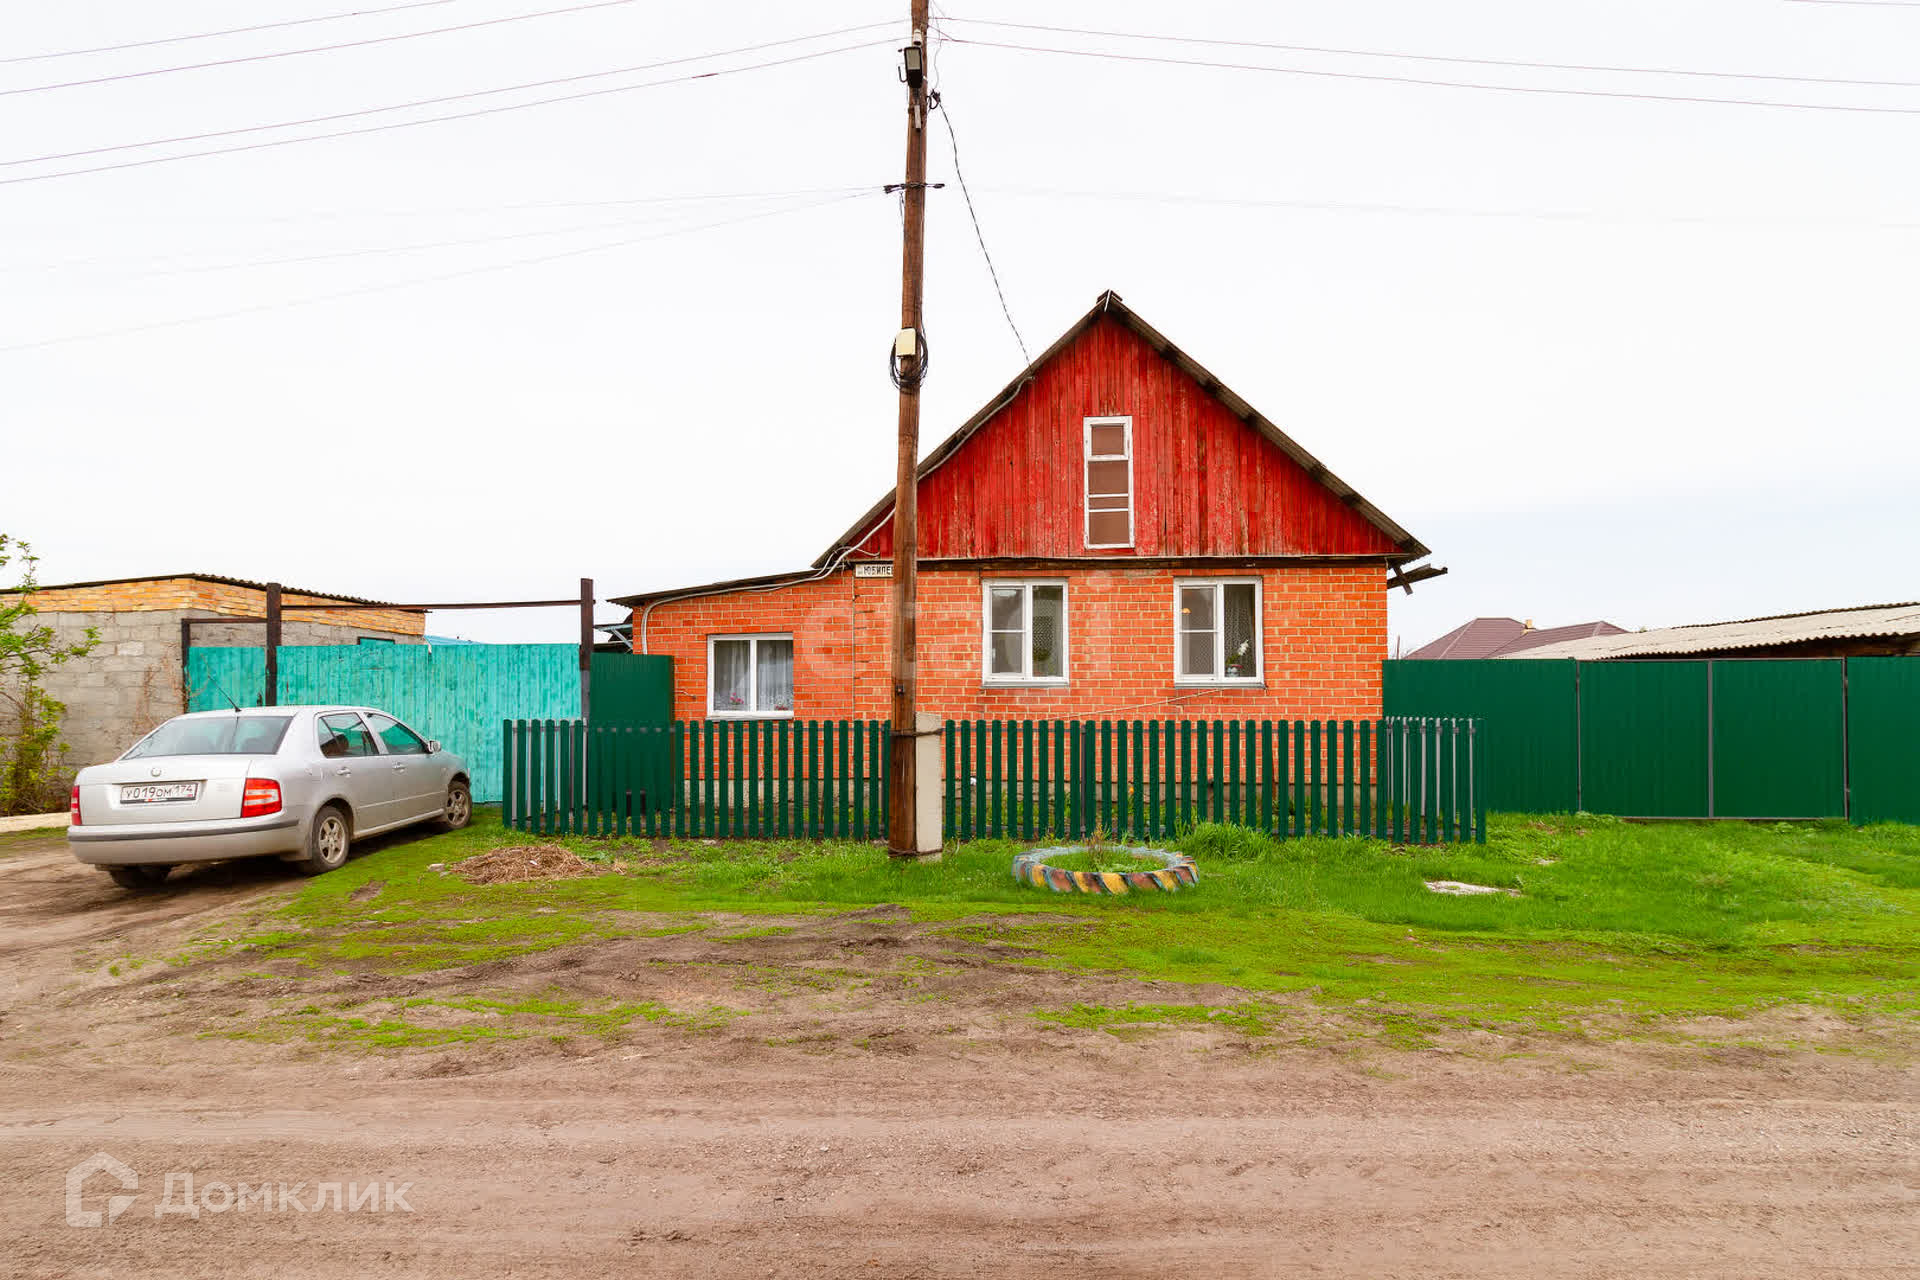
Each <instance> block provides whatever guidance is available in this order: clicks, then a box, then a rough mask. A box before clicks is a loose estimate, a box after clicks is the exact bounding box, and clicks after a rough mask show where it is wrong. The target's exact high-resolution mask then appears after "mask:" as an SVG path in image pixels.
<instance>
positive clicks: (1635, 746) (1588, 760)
mask: <svg viewBox="0 0 1920 1280" xmlns="http://www.w3.org/2000/svg"><path fill="white" fill-rule="evenodd" d="M1710 692H1711V690H1710V686H1709V682H1708V676H1707V664H1706V663H1704V662H1589V663H1583V664H1581V668H1580V709H1579V714H1580V761H1581V780H1580V789H1581V795H1582V799H1583V807H1584V808H1586V809H1588V810H1590V811H1592V812H1594V813H1613V814H1619V815H1620V816H1622V817H1634V818H1704V817H1707V816H1708V810H1707V805H1708V770H1709V767H1710V758H1709V751H1708V741H1707V734H1708V730H1709V723H1710V722H1709V715H1708V706H1707V699H1708V696H1709V694H1710ZM1511 750H1512V748H1511V747H1510V746H1509V747H1507V748H1505V749H1504V750H1502V755H1505V754H1508V753H1510V752H1511Z"/></svg>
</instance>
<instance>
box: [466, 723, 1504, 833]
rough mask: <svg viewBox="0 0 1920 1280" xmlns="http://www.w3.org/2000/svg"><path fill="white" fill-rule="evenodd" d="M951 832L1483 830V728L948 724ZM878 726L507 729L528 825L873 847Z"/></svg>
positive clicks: (513, 807)
mask: <svg viewBox="0 0 1920 1280" xmlns="http://www.w3.org/2000/svg"><path fill="white" fill-rule="evenodd" d="M943 737H944V744H943V745H944V747H945V751H944V757H945V767H944V772H943V775H942V778H941V779H940V782H941V785H942V787H943V788H944V801H945V810H946V822H945V835H946V836H947V837H948V838H951V839H960V840H972V839H988V838H1000V837H1008V838H1015V839H1023V840H1040V839H1075V840H1078V839H1086V838H1088V837H1090V836H1092V835H1094V834H1096V833H1100V834H1103V835H1107V836H1112V837H1115V838H1125V839H1141V840H1144V839H1164V838H1167V837H1170V836H1173V835H1175V834H1177V833H1178V832H1180V831H1182V830H1184V829H1186V828H1188V827H1190V826H1192V825H1193V824H1194V823H1198V822H1223V823H1232V824H1236V825H1240V826H1247V827H1253V828H1256V829H1258V830H1261V831H1265V832H1267V833H1268V834H1270V835H1274V836H1278V837H1288V836H1342V835H1358V836H1372V837H1377V838H1380V839H1391V840H1395V841H1400V842H1404V843H1420V844H1437V843H1446V842H1456V841H1484V840H1485V839H1486V803H1485V798H1484V789H1483V786H1482V780H1483V779H1484V777H1485V772H1486V765H1485V743H1486V734H1485V733H1484V732H1483V730H1482V727H1481V725H1480V724H1479V723H1478V722H1477V721H1473V720H1470V719H1454V718H1448V719H1399V720H1367V721H1352V720H1342V721H1333V720H1326V721H1270V720H1236V721H1144V722H1143V721H1138V720H1134V721H1110V720H1109V721H1070V720H1045V721H1032V720H991V721H989V720H969V721H948V722H947V723H946V725H945V727H944V729H943ZM890 749H891V735H890V733H889V731H888V725H887V724H886V722H883V721H846V720H840V721H799V720H775V721H713V720H706V721H688V722H684V723H677V724H673V725H671V726H667V727H664V728H613V727H608V726H602V725H587V724H583V723H582V722H580V721H579V720H559V719H552V720H510V721H507V722H505V723H504V725H503V726H502V742H501V759H502V761H503V765H502V772H503V776H504V778H505V785H504V789H503V791H504V800H503V805H504V808H503V813H504V815H505V820H506V822H507V823H508V825H509V826H512V827H514V828H516V829H518V830H522V831H538V832H554V833H565V834H582V835H615V836H618V835H672V836H706V837H719V836H740V837H750V838H778V837H788V836H802V837H819V838H838V839H879V838H880V837H882V836H883V835H884V834H885V832H886V821H887V795H886V772H887V760H888V752H889V751H890Z"/></svg>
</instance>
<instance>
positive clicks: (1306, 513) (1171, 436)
mask: <svg viewBox="0 0 1920 1280" xmlns="http://www.w3.org/2000/svg"><path fill="white" fill-rule="evenodd" d="M1103 301H1106V300H1105V299H1103ZM1116 308H1117V309H1118V311H1119V314H1115V313H1114V310H1115V309H1116ZM1155 339H1159V335H1158V334H1155V333H1154V332H1153V331H1152V330H1151V329H1147V328H1146V327H1145V326H1144V325H1143V324H1142V323H1140V322H1139V321H1138V320H1137V318H1136V317H1133V316H1132V314H1131V313H1130V312H1126V311H1125V309H1124V308H1120V307H1119V304H1118V300H1117V299H1113V300H1112V301H1111V302H1110V303H1109V305H1108V306H1107V307H1105V308H1103V307H1098V306H1097V307H1096V308H1095V310H1094V311H1093V312H1091V313H1089V316H1088V319H1087V320H1085V321H1083V322H1082V323H1081V324H1080V325H1078V326H1076V329H1075V330H1074V331H1069V333H1068V335H1067V336H1066V337H1065V338H1064V339H1062V341H1061V342H1060V343H1057V344H1056V345H1055V347H1054V348H1053V349H1052V350H1051V351H1049V352H1048V353H1047V354H1045V355H1043V356H1042V357H1041V359H1040V360H1039V361H1038V362H1037V363H1036V365H1035V366H1034V367H1033V369H1032V370H1031V373H1032V381H1031V382H1030V383H1029V384H1028V385H1026V386H1025V387H1023V388H1022V389H1021V390H1020V391H1019V392H1018V394H1017V395H1016V396H1015V397H1014V398H1013V400H1012V402H1011V403H1010V404H1008V405H1007V406H1006V407H1005V408H1003V409H1001V410H1000V411H999V412H997V413H991V414H986V415H984V416H983V417H982V418H979V419H976V420H975V422H973V423H970V424H968V427H966V428H962V430H961V432H960V433H957V434H956V436H955V437H954V439H952V440H950V441H948V442H947V443H946V444H945V445H942V446H941V449H940V450H938V451H936V452H935V453H934V454H933V455H932V456H931V457H929V458H928V459H927V460H926V462H924V463H923V464H922V465H921V476H920V492H919V513H920V554H921V558H923V559H935V560H938V559H990V558H1001V557H1006V558H1044V559H1065V558H1086V557H1101V558H1106V557H1111V558H1115V559H1127V558H1129V557H1148V556H1154V557H1189V556H1196V557H1197V556H1380V557H1382V558H1383V559H1390V560H1393V561H1403V560H1406V559H1409V558H1413V557H1416V556H1418V555H1422V554H1425V551H1426V549H1425V548H1424V547H1422V546H1420V544H1419V543H1418V542H1417V541H1415V540H1414V539H1413V538H1412V537H1411V535H1409V534H1407V533H1406V532H1405V531H1404V530H1402V529H1400V528H1399V527H1398V526H1397V525H1394V524H1393V523H1392V522H1391V521H1390V520H1387V519H1386V517H1385V516H1383V515H1381V514H1380V513H1379V512H1377V511H1375V510H1374V509H1373V508H1372V507H1371V506H1370V505H1369V504H1367V503H1366V502H1365V500H1364V499H1361V498H1360V497H1359V495H1358V494H1355V493H1353V491H1352V490H1351V489H1349V488H1347V487H1346V486H1345V485H1344V483H1342V482H1341V481H1339V480H1338V479H1337V478H1335V477H1334V476H1332V475H1331V474H1330V473H1328V472H1327V471H1326V469H1325V468H1323V467H1321V466H1320V465H1319V464H1318V463H1317V462H1315V461H1314V460H1313V459H1312V457H1311V456H1309V455H1306V454H1305V453H1304V451H1303V450H1301V449H1299V447H1298V446H1297V445H1294V444H1293V443H1292V441H1290V440H1287V439H1286V437H1284V436H1282V435H1281V434H1280V433H1279V432H1278V430H1277V429H1275V428H1273V427H1272V426H1271V425H1270V424H1267V423H1266V422H1265V420H1264V419H1261V418H1259V416H1258V415H1257V414H1254V413H1253V412H1252V410H1251V409H1249V408H1247V407H1246V406H1245V405H1244V404H1243V403H1241V402H1240V401H1239V400H1238V397H1235V396H1233V395H1232V393H1231V392H1228V391H1226V390H1225V389H1224V388H1222V387H1220V386H1219V384H1218V382H1217V381H1215V380H1213V379H1212V377H1211V375H1208V374H1207V373H1206V371H1205V370H1204V369H1200V368H1199V367H1198V366H1197V365H1195V364H1193V362H1192V361H1191V360H1188V359H1187V358H1185V357H1184V356H1182V355H1181V354H1180V353H1179V352H1178V351H1176V350H1173V349H1172V348H1171V347H1169V346H1167V345H1166V343H1165V340H1164V339H1159V340H1158V342H1157V343H1156V342H1155ZM1203 379H1204V381H1205V384H1206V385H1203V381H1202V380H1203ZM1209 387H1210V388H1211V389H1209ZM1004 399H1006V397H1005V396H1004V395H1003V396H1001V397H997V398H996V400H995V403H999V402H1000V401H1001V400H1004ZM1118 415H1128V416H1131V417H1132V419H1133V504H1134V539H1133V545H1132V546H1131V547H1123V548H1116V549H1104V550H1103V549H1095V548H1089V547H1088V546H1087V545H1086V538H1085V483H1086V469H1085V465H1084V462H1083V458H1084V454H1083V448H1084V437H1083V429H1084V427H1083V424H1084V420H1085V419H1087V418H1089V417H1105V416H1118ZM1243 415H1244V416H1243ZM892 515H893V512H892V502H891V500H890V498H889V499H888V500H883V502H882V503H881V505H880V506H879V507H876V508H875V510H874V511H873V512H871V513H869V515H868V517H867V518H865V519H863V520H862V521H861V523H860V524H859V525H857V526H856V527H855V528H854V529H853V530H850V531H849V533H848V537H847V538H846V539H843V541H842V542H841V543H839V544H836V549H837V548H838V547H839V546H843V545H844V544H845V542H846V541H850V540H853V539H856V538H857V539H859V542H858V546H857V548H856V550H855V551H854V553H853V554H854V556H855V557H856V558H865V557H869V556H877V557H888V556H891V555H892V553H893V530H892ZM832 554H834V553H833V552H829V555H832ZM824 559H825V557H823V560H824Z"/></svg>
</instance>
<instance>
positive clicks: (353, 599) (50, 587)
mask: <svg viewBox="0 0 1920 1280" xmlns="http://www.w3.org/2000/svg"><path fill="white" fill-rule="evenodd" d="M128 582H215V583H219V584H220V585H221V586H225V587H246V588H249V589H250V590H253V591H265V590H266V589H267V584H266V583H264V582H255V581H253V580H252V579H250V578H223V577H221V576H220V575H219V574H217V573H147V574H141V575H139V576H138V577H132V578H100V579H98V580H96V581H93V582H42V583H39V584H38V585H36V586H35V587H34V590H35V591H75V590H79V589H82V588H85V587H117V586H120V585H122V584H124V583H128ZM280 590H281V591H282V592H284V593H285V594H287V595H290V596H310V597H312V598H313V599H315V600H328V601H332V600H337V601H339V602H340V603H341V604H359V605H369V606H371V607H373V608H376V609H393V608H397V607H398V606H396V605H393V604H389V603H388V602H387V601H385V600H368V599H365V598H363V597H361V596H343V595H341V594H340V593H339V592H337V591H309V590H308V589H307V588H305V587H289V586H287V585H285V584H284V583H283V584H282V585H281V587H280ZM413 612H417V611H413Z"/></svg>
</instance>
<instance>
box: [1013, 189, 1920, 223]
mask: <svg viewBox="0 0 1920 1280" xmlns="http://www.w3.org/2000/svg"><path fill="white" fill-rule="evenodd" d="M982 190H985V191H989V192H992V193H993V194H996V195H1002V196H1012V197H1014V198H1016V199H1021V198H1032V199H1048V200H1052V199H1062V200H1113V201H1130V202H1139V203H1145V204H1177V205H1211V206H1221V207H1227V208H1239V209H1297V210H1302V211H1305V212H1309V213H1384V214H1409V215H1418V216H1430V217H1444V218H1516V219H1528V220H1531V221H1537V222H1654V223H1665V224H1672V225H1675V226H1715V227H1721V226H1731V227H1751V228H1755V229H1766V228H1772V227H1781V228H1787V229H1794V228H1806V229H1832V230H1843V231H1863V230H1864V231H1920V222H1871V221H1853V220H1850V219H1841V218H1828V219H1819V218H1760V217H1717V216H1712V215H1699V216H1686V215H1663V214H1651V215H1636V214H1606V213H1596V212H1594V211H1592V210H1587V209H1488V208H1474V207H1470V206H1460V205H1416V204H1394V203H1387V202H1378V201H1365V200H1281V199H1257V198H1253V197H1245V196H1204V195H1180V194H1173V193H1168V192H1161V191H1090V190H1070V189H1064V188H1055V187H984V188H982Z"/></svg>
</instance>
